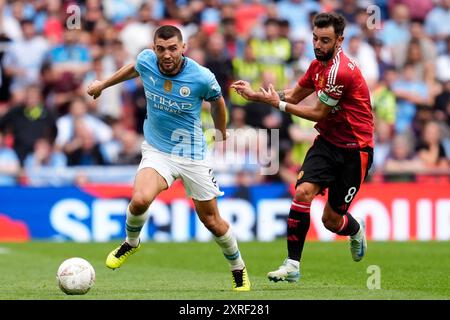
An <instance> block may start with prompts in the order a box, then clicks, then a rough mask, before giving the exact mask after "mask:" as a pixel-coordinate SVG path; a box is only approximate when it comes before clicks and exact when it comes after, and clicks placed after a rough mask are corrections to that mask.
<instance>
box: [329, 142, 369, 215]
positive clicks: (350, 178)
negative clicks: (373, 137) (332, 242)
mask: <svg viewBox="0 0 450 320" xmlns="http://www.w3.org/2000/svg"><path fill="white" fill-rule="evenodd" d="M343 153H344V155H343V158H344V162H343V164H342V166H341V167H340V170H339V174H338V176H337V178H336V180H335V181H334V182H333V183H332V184H331V185H330V188H329V194H328V202H329V203H330V206H331V208H332V209H333V210H334V211H335V212H337V213H339V214H341V215H344V214H345V213H347V210H348V208H349V207H350V204H351V203H352V201H353V199H354V198H355V196H356V194H357V193H358V191H359V189H360V187H361V184H362V183H363V181H364V179H365V178H366V176H367V172H368V170H369V168H370V166H371V165H372V158H373V153H372V152H371V150H355V151H343Z"/></svg>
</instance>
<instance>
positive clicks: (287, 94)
mask: <svg viewBox="0 0 450 320" xmlns="http://www.w3.org/2000/svg"><path fill="white" fill-rule="evenodd" d="M313 92H314V88H303V87H301V86H299V85H298V84H296V85H295V86H294V87H292V88H289V89H284V90H280V91H277V93H278V97H279V98H280V100H282V101H286V102H288V103H293V104H297V103H299V102H300V101H302V100H303V99H305V98H306V97H307V96H309V95H310V94H311V93H313Z"/></svg>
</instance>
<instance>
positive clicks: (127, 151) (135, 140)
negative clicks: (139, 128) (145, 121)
mask: <svg viewBox="0 0 450 320" xmlns="http://www.w3.org/2000/svg"><path fill="white" fill-rule="evenodd" d="M120 142H121V145H122V148H121V150H120V151H119V154H118V155H117V159H116V160H115V161H113V164H115V165H137V164H139V163H140V162H141V158H142V154H141V143H142V140H141V139H140V138H139V136H138V135H137V134H136V132H134V131H131V130H125V131H124V132H123V134H122V135H121V136H120Z"/></svg>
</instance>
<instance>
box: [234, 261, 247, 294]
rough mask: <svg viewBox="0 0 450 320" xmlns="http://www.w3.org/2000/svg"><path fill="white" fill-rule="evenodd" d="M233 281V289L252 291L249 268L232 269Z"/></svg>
mask: <svg viewBox="0 0 450 320" xmlns="http://www.w3.org/2000/svg"><path fill="white" fill-rule="evenodd" d="M231 281H232V283H233V291H250V279H249V278H248V273H247V268H246V267H244V269H242V270H233V271H231Z"/></svg>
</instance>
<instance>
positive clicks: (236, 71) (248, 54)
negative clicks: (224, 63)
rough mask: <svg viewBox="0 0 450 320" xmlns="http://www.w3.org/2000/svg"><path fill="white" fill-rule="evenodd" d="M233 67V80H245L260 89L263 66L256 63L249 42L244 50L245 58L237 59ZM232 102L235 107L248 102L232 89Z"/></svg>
mask: <svg viewBox="0 0 450 320" xmlns="http://www.w3.org/2000/svg"><path fill="white" fill-rule="evenodd" d="M231 64H232V67H233V78H234V79H235V80H237V79H244V80H246V81H248V82H250V83H252V84H254V87H253V88H254V89H255V90H256V89H258V81H257V80H258V79H260V78H261V66H260V64H259V63H258V62H257V61H256V57H255V54H254V52H253V47H252V46H251V45H250V42H247V43H246V45H245V48H244V55H243V57H235V58H234V59H233V60H232V61H231ZM229 94H230V101H231V103H232V105H233V106H245V105H246V104H247V100H245V99H244V98H242V97H241V96H240V95H238V94H237V93H236V92H235V91H234V90H232V89H230V91H229Z"/></svg>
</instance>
